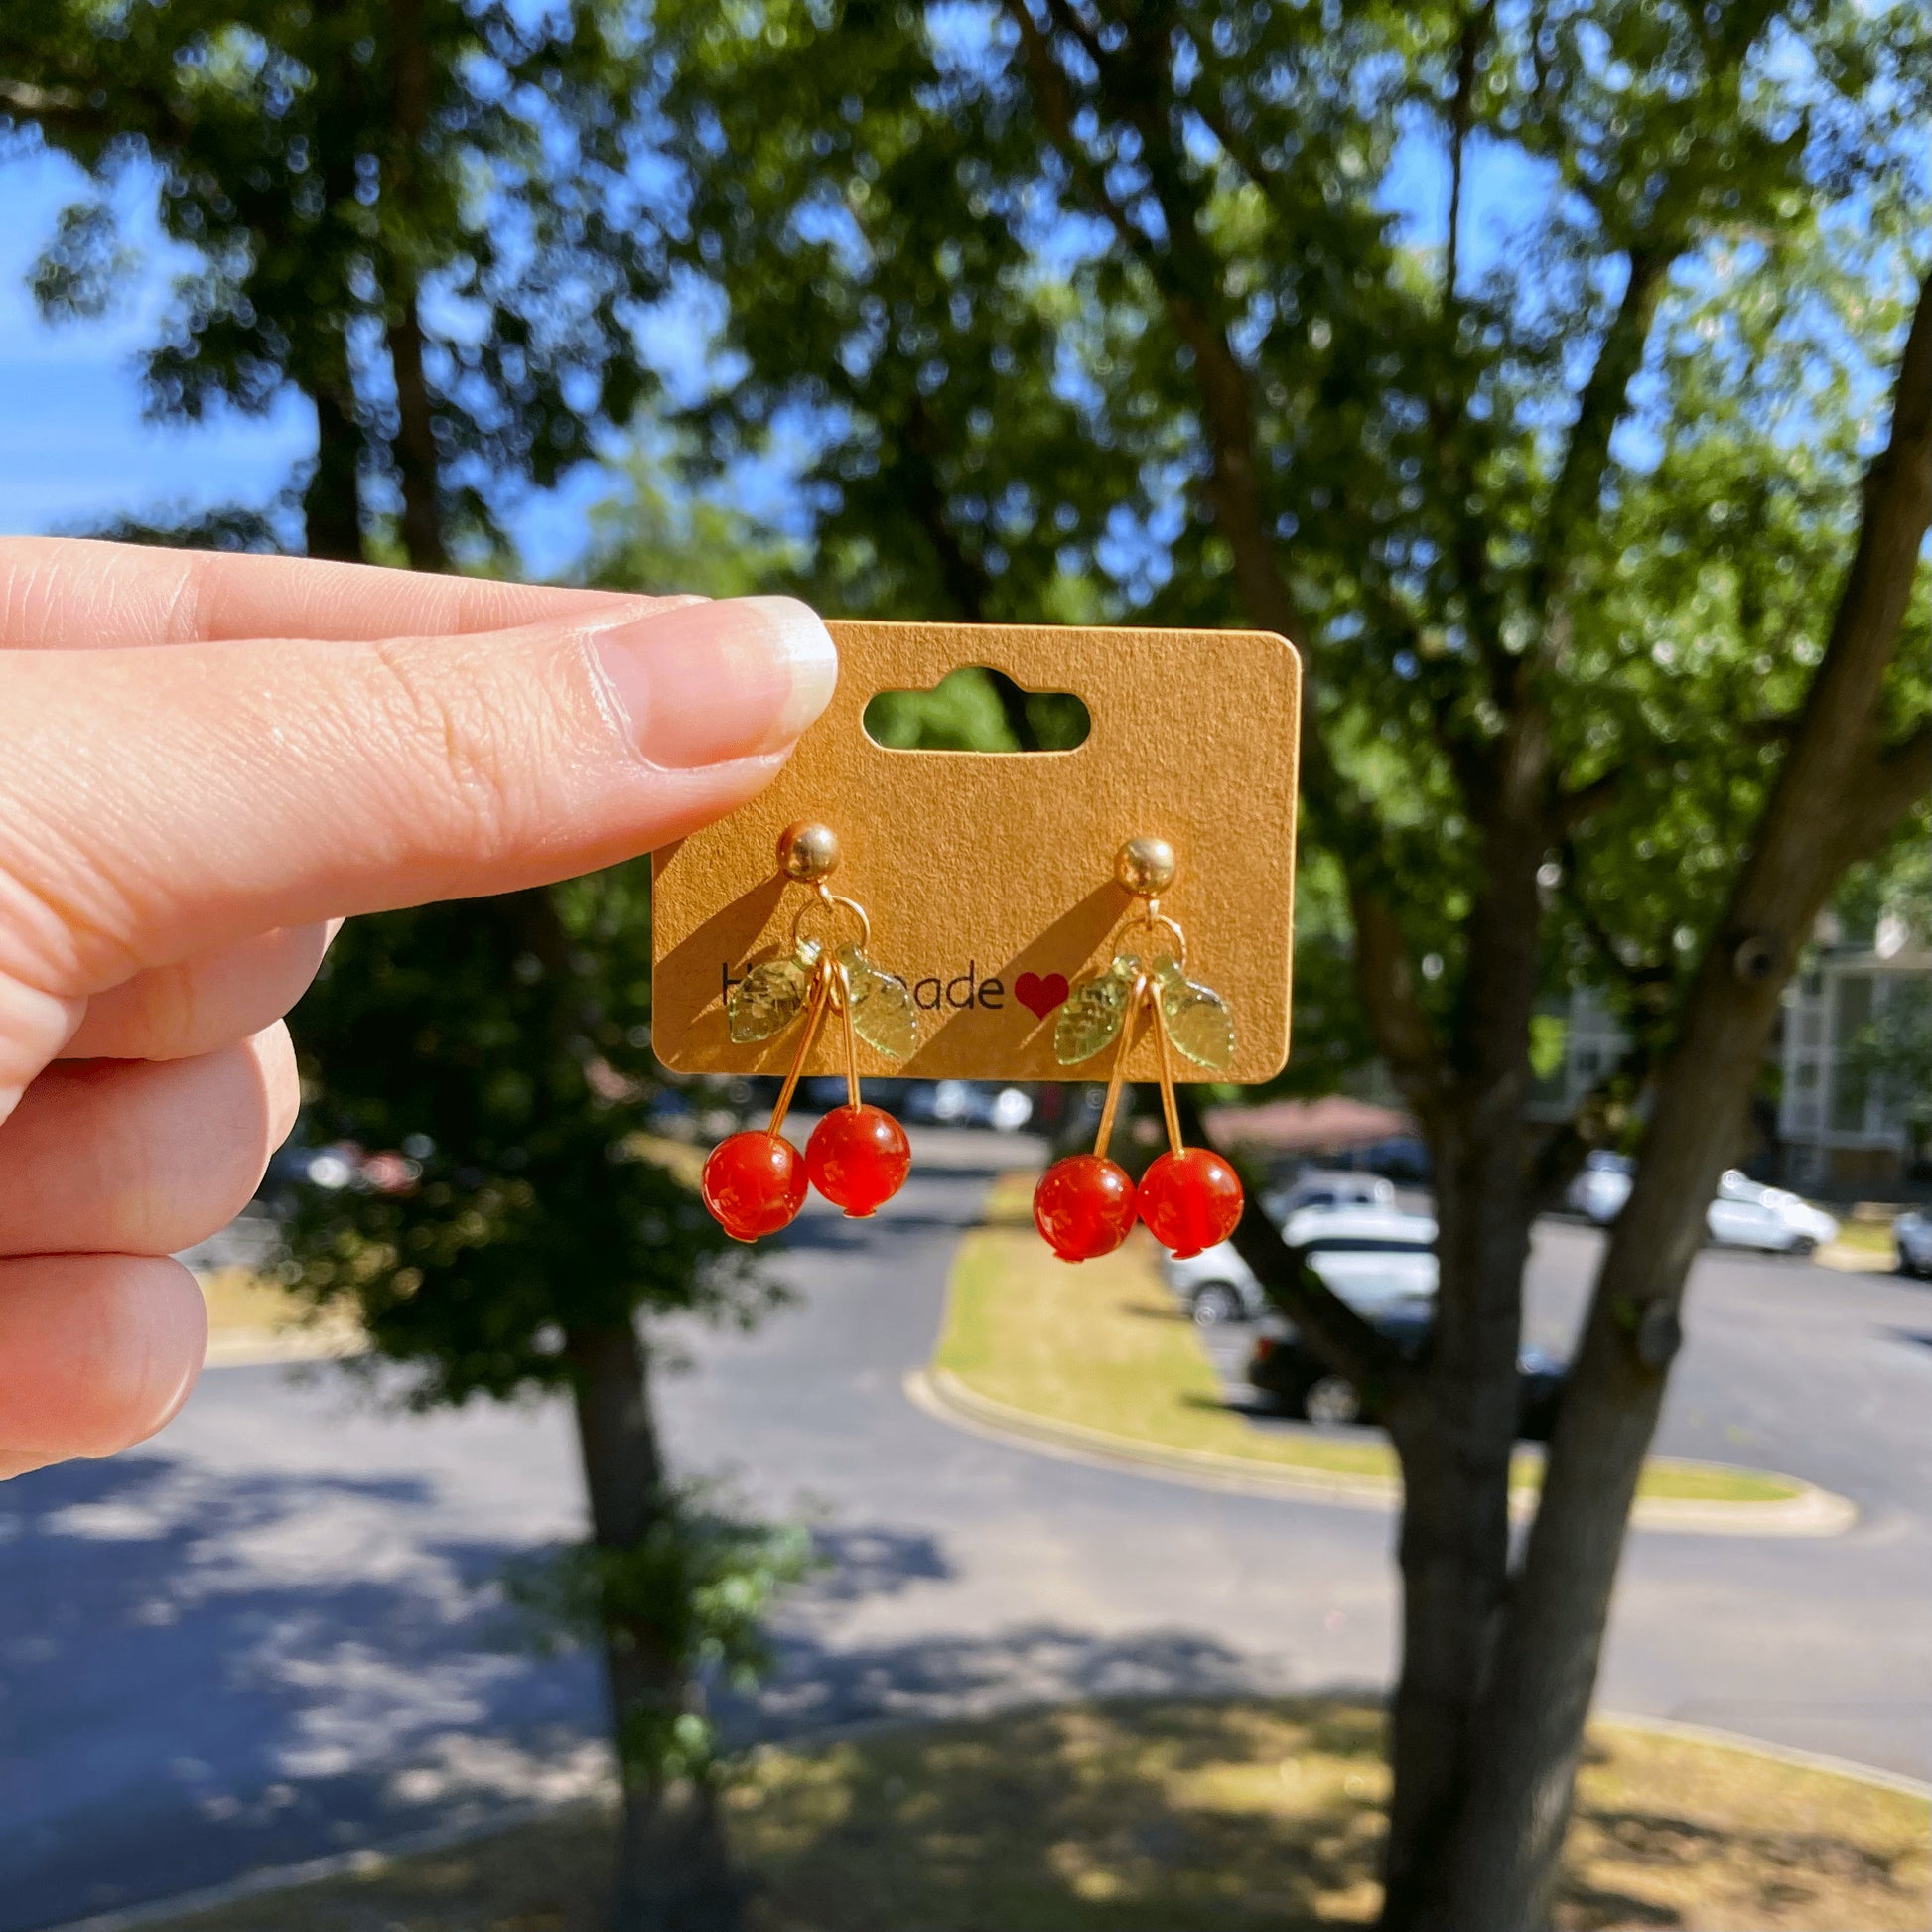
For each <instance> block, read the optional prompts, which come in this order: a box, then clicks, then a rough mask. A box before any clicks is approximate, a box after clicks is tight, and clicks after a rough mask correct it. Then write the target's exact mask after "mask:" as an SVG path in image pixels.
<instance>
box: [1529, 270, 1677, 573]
mask: <svg viewBox="0 0 1932 1932" xmlns="http://www.w3.org/2000/svg"><path fill="white" fill-rule="evenodd" d="M1682 247H1683V243H1682V242H1681V241H1679V240H1674V239H1663V238H1659V239H1657V240H1654V241H1653V242H1652V243H1651V244H1650V245H1649V246H1647V247H1645V246H1638V247H1633V248H1632V249H1631V250H1630V278H1629V280H1628V281H1627V282H1626V283H1625V284H1624V287H1623V299H1622V300H1621V301H1620V302H1619V303H1618V304H1617V311H1616V314H1615V315H1614V316H1613V317H1612V318H1611V319H1610V325H1609V327H1608V329H1606V330H1605V331H1604V332H1603V341H1602V344H1601V345H1600V346H1599V347H1598V349H1597V351H1596V362H1595V365H1594V366H1593V367H1592V368H1591V370H1590V372H1589V379H1588V380H1587V382H1586V383H1585V384H1584V391H1583V395H1582V396H1581V398H1580V399H1579V401H1578V405H1577V420H1576V422H1575V423H1573V424H1572V425H1571V429H1570V440H1569V442H1568V444H1567V445H1566V446H1565V449H1564V453H1563V463H1562V466H1561V467H1560V468H1559V470H1558V472H1557V479H1556V482H1555V483H1554V484H1553V485H1552V486H1551V489H1550V500H1549V502H1548V504H1547V505H1546V506H1545V509H1544V513H1543V530H1542V535H1541V537H1540V539H1539V541H1538V544H1537V555H1536V562H1535V564H1534V565H1533V567H1532V569H1531V573H1530V581H1529V590H1528V599H1527V601H1528V604H1529V608H1530V609H1531V610H1532V611H1541V610H1542V609H1543V608H1544V607H1545V605H1546V604H1547V603H1548V602H1549V598H1550V594H1551V592H1552V591H1553V590H1554V589H1555V588H1556V585H1557V582H1558V580H1559V579H1560V578H1561V577H1562V575H1563V572H1564V568H1565V566H1566V565H1567V564H1568V562H1569V557H1570V547H1571V541H1572V537H1573V534H1574V532H1575V530H1576V528H1577V526H1578V525H1579V524H1580V523H1582V522H1584V521H1585V520H1586V519H1587V517H1588V515H1589V513H1590V511H1591V509H1592V508H1593V506H1594V505H1595V502H1596V498H1597V495H1598V492H1599V491H1600V490H1601V489H1602V487H1603V477H1604V473H1605V472H1606V471H1607V470H1608V468H1609V460H1610V437H1611V435H1612V434H1613V433H1614V431H1615V429H1616V426H1617V422H1618V420H1619V419H1620V418H1621V416H1622V414H1623V402H1624V396H1625V394H1626V393H1627V391H1628V389H1629V387H1630V378H1631V377H1632V376H1634V375H1635V374H1636V372H1637V370H1638V368H1639V367H1640V366H1641V365H1642V362H1643V351H1644V344H1645V343H1646V342H1648V341H1649V338H1650V323H1651V318H1652V317H1653V316H1654V315H1655V314H1656V313H1657V303H1658V301H1659V299H1660V298H1661V296H1662V295H1663V292H1664V279H1665V277H1666V276H1667V275H1668V274H1669V272H1670V267H1671V264H1672V263H1673V262H1674V261H1675V260H1676V259H1677V257H1678V254H1679V253H1680V252H1681V250H1682Z"/></svg>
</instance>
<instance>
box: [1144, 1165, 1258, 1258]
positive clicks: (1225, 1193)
mask: <svg viewBox="0 0 1932 1932" xmlns="http://www.w3.org/2000/svg"><path fill="white" fill-rule="evenodd" d="M1241 1198H1242V1196H1241V1176H1240V1175H1239V1174H1238V1173H1235V1172H1234V1170H1233V1169H1232V1168H1231V1167H1229V1166H1228V1164H1227V1163H1226V1162H1225V1161H1223V1160H1222V1159H1221V1157H1220V1156H1219V1155H1218V1154H1215V1153H1213V1152H1212V1151H1211V1150H1209V1149H1207V1148H1204V1147H1184V1148H1182V1149H1181V1150H1180V1152H1179V1153H1178V1154H1172V1153H1170V1154H1164V1155H1162V1157H1161V1158H1160V1160H1158V1161H1156V1162H1155V1163H1154V1164H1153V1165H1152V1166H1151V1167H1150V1168H1149V1169H1148V1171H1147V1173H1144V1174H1143V1175H1142V1176H1141V1191H1140V1206H1141V1219H1142V1220H1144V1221H1145V1222H1146V1223H1147V1224H1148V1226H1149V1228H1150V1229H1152V1230H1153V1233H1154V1238H1155V1240H1157V1241H1158V1242H1160V1244H1161V1245H1162V1247H1164V1248H1167V1249H1170V1250H1172V1252H1173V1257H1174V1259H1175V1260H1176V1261H1185V1260H1186V1259H1187V1258H1188V1256H1190V1255H1197V1254H1199V1253H1200V1251H1201V1250H1202V1249H1203V1248H1211V1247H1213V1246H1214V1244H1215V1243H1216V1242H1217V1241H1225V1240H1226V1239H1227V1238H1228V1236H1229V1235H1230V1234H1232V1233H1233V1232H1234V1224H1235V1222H1237V1221H1238V1220H1240V1218H1241Z"/></svg>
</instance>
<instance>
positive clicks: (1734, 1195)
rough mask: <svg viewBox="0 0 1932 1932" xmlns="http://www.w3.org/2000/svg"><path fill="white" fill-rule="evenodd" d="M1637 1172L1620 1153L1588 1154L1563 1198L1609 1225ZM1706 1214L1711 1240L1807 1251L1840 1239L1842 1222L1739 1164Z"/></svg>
mask: <svg viewBox="0 0 1932 1932" xmlns="http://www.w3.org/2000/svg"><path fill="white" fill-rule="evenodd" d="M1636 1172H1637V1170H1636V1164H1635V1163H1634V1162H1633V1161H1630V1160H1628V1159H1626V1158H1625V1157H1624V1156H1623V1155H1621V1154H1603V1153H1597V1154H1592V1155H1589V1156H1588V1157H1587V1159H1586V1160H1585V1162H1584V1166H1583V1170H1582V1172H1581V1173H1579V1174H1578V1175H1577V1178H1576V1179H1575V1180H1573V1181H1572V1182H1571V1183H1570V1190H1569V1193H1568V1194H1567V1195H1566V1197H1565V1198H1566V1199H1567V1200H1568V1202H1569V1204H1570V1206H1572V1207H1573V1208H1575V1209H1576V1210H1577V1211H1578V1212H1579V1213H1582V1214H1587V1216H1588V1217H1589V1218H1590V1219H1591V1220H1592V1221H1594V1222H1595V1223H1596V1225H1597V1226H1598V1227H1608V1226H1609V1224H1610V1223H1611V1222H1612V1221H1614V1220H1615V1219H1616V1217H1617V1216H1618V1215H1619V1214H1621V1213H1622V1212H1623V1203H1624V1202H1625V1201H1627V1200H1628V1199H1629V1198H1630V1189H1631V1187H1632V1185H1633V1184H1634V1182H1635V1178H1636ZM1704 1219H1705V1226H1706V1229H1707V1230H1708V1232H1709V1234H1710V1237H1711V1239H1712V1240H1713V1241H1722V1242H1724V1243H1725V1244H1726V1245H1727V1246H1729V1247H1733V1248H1759V1249H1762V1250H1764V1251H1765V1252H1767V1253H1770V1254H1783V1255H1808V1254H1810V1253H1812V1251H1813V1250H1814V1249H1817V1248H1822V1247H1823V1246H1824V1245H1825V1243H1826V1242H1828V1241H1835V1240H1837V1238H1838V1223H1837V1222H1836V1221H1835V1220H1833V1218H1832V1217H1831V1216H1830V1215H1829V1214H1827V1213H1826V1212H1825V1211H1824V1209H1823V1208H1819V1207H1814V1206H1812V1204H1811V1203H1810V1202H1809V1201H1808V1200H1805V1199H1803V1198H1802V1197H1801V1196H1799V1195H1797V1194H1794V1193H1792V1192H1791V1191H1790V1190H1789V1189H1788V1188H1784V1187H1766V1186H1764V1185H1763V1184H1762V1183H1761V1182H1760V1181H1756V1180H1752V1179H1750V1178H1749V1177H1748V1176H1747V1175H1745V1174H1741V1173H1738V1172H1737V1170H1736V1169H1735V1168H1731V1169H1730V1170H1728V1171H1727V1172H1726V1173H1725V1175H1724V1177H1723V1178H1722V1179H1721V1180H1720V1181H1719V1182H1718V1192H1717V1197H1716V1198H1715V1199H1714V1200H1713V1201H1712V1203H1711V1205H1710V1206H1709V1207H1708V1208H1706V1209H1705V1214H1704Z"/></svg>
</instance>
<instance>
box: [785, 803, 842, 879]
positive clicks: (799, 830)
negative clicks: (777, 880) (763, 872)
mask: <svg viewBox="0 0 1932 1932" xmlns="http://www.w3.org/2000/svg"><path fill="white" fill-rule="evenodd" d="M838 867H839V835H838V834H837V833H836V832H835V831H833V830H832V828H831V827H830V826H829V825H821V824H820V823H819V822H818V821H817V820H816V819H812V818H801V819H799V820H798V821H797V822H796V823H795V824H792V825H787V826H786V827H785V829H784V830H783V831H782V832H780V833H779V834H778V869H779V870H780V871H781V872H782V873H783V874H784V875H785V877H786V878H787V879H795V880H797V881H798V883H799V884H800V885H801V886H816V885H817V884H818V883H819V882H820V881H821V880H824V879H829V878H831V876H832V875H833V873H835V872H836V871H837V870H838Z"/></svg>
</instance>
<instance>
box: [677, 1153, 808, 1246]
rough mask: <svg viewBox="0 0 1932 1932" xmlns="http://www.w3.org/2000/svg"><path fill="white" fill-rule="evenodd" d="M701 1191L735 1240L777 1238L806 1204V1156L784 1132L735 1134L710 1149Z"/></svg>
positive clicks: (720, 1222) (705, 1201) (714, 1215)
mask: <svg viewBox="0 0 1932 1932" xmlns="http://www.w3.org/2000/svg"><path fill="white" fill-rule="evenodd" d="M701 1191H702V1192H703V1194H704V1204H705V1205H706V1206H707V1207H708V1208H710V1209H711V1214H712V1218H713V1219H714V1220H715V1221H716V1222H717V1223H718V1225H719V1226H720V1227H721V1228H723V1229H724V1230H725V1232H726V1233H727V1234H729V1235H730V1236H731V1237H732V1239H733V1240H734V1241H756V1240H757V1239H758V1238H759V1235H761V1234H775V1233H776V1232H777V1231H778V1230H779V1229H780V1228H781V1227H784V1226H785V1225H786V1224H787V1223H788V1222H790V1221H792V1220H793V1219H795V1218H796V1216H797V1213H798V1210H799V1209H800V1208H801V1207H802V1206H804V1204H805V1161H804V1157H803V1156H802V1155H801V1154H800V1153H799V1152H798V1150H797V1149H796V1148H795V1147H793V1146H792V1144H791V1143H790V1142H789V1141H788V1140H786V1139H785V1138H784V1136H783V1135H782V1134H767V1133H765V1132H764V1131H763V1130H762V1129H761V1128H753V1129H750V1130H748V1131H747V1132H745V1133H743V1134H734V1135H732V1137H731V1138H730V1139H729V1140H725V1141H720V1142H719V1143H718V1145H717V1146H716V1147H714V1148H713V1149H712V1150H711V1159H710V1160H708V1161H707V1162H706V1163H705V1164H704V1180H703V1183H702V1187H701Z"/></svg>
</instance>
